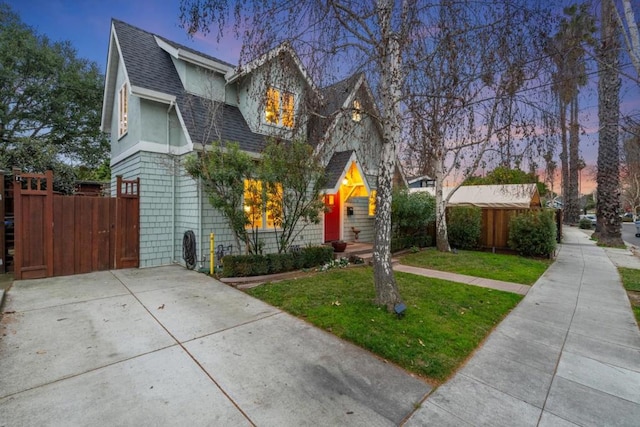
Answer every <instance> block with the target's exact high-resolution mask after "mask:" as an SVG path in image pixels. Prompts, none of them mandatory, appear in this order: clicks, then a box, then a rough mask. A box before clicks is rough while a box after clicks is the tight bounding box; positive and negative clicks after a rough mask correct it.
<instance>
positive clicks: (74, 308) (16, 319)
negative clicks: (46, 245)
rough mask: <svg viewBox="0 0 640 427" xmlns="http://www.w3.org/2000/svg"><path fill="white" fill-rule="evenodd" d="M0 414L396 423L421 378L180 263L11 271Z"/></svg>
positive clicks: (43, 419) (59, 421) (424, 389)
mask: <svg viewBox="0 0 640 427" xmlns="http://www.w3.org/2000/svg"><path fill="white" fill-rule="evenodd" d="M4 313H5V314H4V316H3V318H2V321H1V322H0V426H22V425H38V426H41V425H60V426H69V425H74V426H75V425H188V426H201V425H203V426H204V425H220V426H223V425H224V426H226V425H234V426H235V425H259V426H271V425H273V426H275V425H278V426H289V425H314V426H321V425H326V426H335V425H363V426H364V425H366V426H393V425H398V424H400V423H402V422H403V420H404V419H405V418H406V417H408V416H409V415H410V414H411V413H412V412H413V411H414V409H415V407H416V405H417V404H419V402H421V401H422V400H423V399H424V397H425V396H426V394H427V393H428V392H429V391H430V390H431V387H430V386H429V385H428V384H427V383H425V382H424V381H422V380H421V379H418V378H415V377H414V376H412V375H409V374H408V373H406V372H405V371H403V370H401V369H399V368H397V367H395V366H394V365H391V364H389V363H385V362H384V361H382V360H380V359H379V358H377V357H375V356H373V355H372V354H371V353H368V352H366V351H364V350H362V349H360V348H358V347H356V346H354V345H351V344H349V343H347V342H345V341H343V340H340V339H338V338H336V337H335V336H333V335H331V334H329V333H326V332H324V331H322V330H320V329H317V328H315V327H313V326H311V325H309V324H307V323H305V322H304V321H302V320H299V319H297V318H295V317H293V316H290V315H288V314H286V313H284V312H282V311H280V310H278V309H276V308H274V307H271V306H269V305H267V304H265V303H263V302H261V301H259V300H257V299H254V298H252V297H250V296H248V295H246V294H244V293H243V292H241V291H238V290H236V289H233V288H230V287H228V286H226V285H223V284H221V283H219V282H217V281H215V280H213V279H211V278H209V277H207V276H205V275H202V274H199V273H195V272H192V271H188V270H185V269H184V268H181V267H162V268H152V269H141V270H120V271H114V272H100V273H92V274H88V275H79V276H69V277H58V278H51V279H43V280H30V281H18V282H15V283H14V285H13V287H12V288H11V290H10V291H9V292H8V294H7V301H6V304H5V307H4Z"/></svg>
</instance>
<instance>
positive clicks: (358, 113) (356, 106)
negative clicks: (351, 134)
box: [351, 99, 362, 122]
mask: <svg viewBox="0 0 640 427" xmlns="http://www.w3.org/2000/svg"><path fill="white" fill-rule="evenodd" d="M351 119H353V121H354V122H359V121H360V120H362V105H360V101H358V100H357V99H354V100H353V111H352V112H351Z"/></svg>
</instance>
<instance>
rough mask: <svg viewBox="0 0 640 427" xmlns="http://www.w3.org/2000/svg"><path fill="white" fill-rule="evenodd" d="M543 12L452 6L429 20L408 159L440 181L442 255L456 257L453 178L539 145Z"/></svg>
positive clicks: (495, 5) (413, 77) (413, 67)
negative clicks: (450, 207) (450, 220)
mask: <svg viewBox="0 0 640 427" xmlns="http://www.w3.org/2000/svg"><path fill="white" fill-rule="evenodd" d="M425 13H426V12H425ZM541 13H542V12H541V11H539V10H535V9H534V7H533V6H532V5H531V4H530V2H528V3H527V2H520V1H518V2H514V1H512V0H509V1H501V0H494V1H490V2H472V1H451V0H445V1H441V2H437V4H436V5H434V6H433V13H432V14H431V15H430V16H429V17H428V18H427V19H426V21H428V22H429V24H430V25H429V28H430V29H432V30H431V31H426V34H428V36H425V37H418V38H417V41H416V42H415V43H416V44H417V45H418V46H417V47H416V48H415V49H414V51H415V54H413V55H411V56H410V58H411V59H410V61H411V62H410V64H409V66H408V67H407V68H408V73H409V78H408V79H407V86H408V89H407V91H408V94H407V97H408V101H407V103H408V114H407V115H408V116H409V120H410V121H411V125H410V126H408V129H410V131H409V132H410V137H409V138H408V140H409V142H408V143H407V148H408V149H407V151H406V153H407V154H406V156H405V157H407V158H409V159H411V160H412V161H413V163H415V169H417V173H418V174H428V175H430V176H432V177H433V178H434V179H435V181H436V185H435V195H436V209H437V210H436V246H437V248H438V250H440V251H449V250H450V246H449V238H448V230H447V221H446V212H447V210H446V204H447V202H448V200H447V199H449V198H450V197H452V196H453V194H454V193H455V191H456V190H457V188H455V189H453V191H450V192H449V193H448V195H447V196H445V195H444V193H443V191H442V189H443V187H444V183H445V182H446V180H447V178H448V177H451V178H453V180H454V181H456V182H461V181H463V180H464V179H465V178H466V177H468V176H470V175H471V174H473V173H475V172H476V171H477V170H478V168H479V167H480V165H481V164H483V163H484V162H485V160H486V157H488V156H490V155H492V154H493V155H495V154H494V153H498V155H499V156H500V158H499V162H500V164H505V165H508V164H511V162H514V161H515V160H516V158H517V157H520V156H522V155H523V153H524V151H525V149H526V147H529V146H531V145H533V144H536V143H539V140H540V138H538V137H537V135H536V123H537V122H538V121H539V118H540V117H539V116H540V114H539V109H538V108H531V105H532V104H534V102H533V101H532V100H533V99H534V98H535V99H536V101H541V100H539V99H537V97H538V94H540V91H534V90H533V86H534V84H533V82H534V81H535V82H536V83H535V85H539V83H540V78H541V76H542V78H544V70H543V68H542V66H543V65H544V60H543V57H544V55H541V52H542V45H543V41H544V38H542V37H541V34H544V33H545V32H546V31H547V30H546V28H545V26H546V24H545V22H546V21H548V20H545V19H542V15H541ZM536 104H538V103H536ZM516 148H518V149H520V148H522V153H518V152H517V151H518V150H517V149H516ZM454 175H455V177H453V176H454ZM460 178H462V179H460Z"/></svg>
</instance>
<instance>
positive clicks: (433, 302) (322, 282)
mask: <svg viewBox="0 0 640 427" xmlns="http://www.w3.org/2000/svg"><path fill="white" fill-rule="evenodd" d="M396 280H397V281H398V287H399V288H400V291H401V292H402V295H403V298H404V301H405V303H406V305H407V310H406V314H405V316H404V317H403V318H402V319H398V318H397V317H396V316H393V315H391V314H389V313H388V312H387V311H386V310H384V309H383V308H380V307H378V306H376V305H374V304H373V303H372V301H373V299H374V297H375V292H374V289H373V286H371V284H372V282H373V272H372V269H371V268H370V267H366V268H355V269H347V270H340V271H329V272H327V273H325V274H322V275H317V276H312V277H305V278H301V279H297V280H288V281H283V282H278V283H270V284H266V285H263V286H260V287H257V288H253V289H250V290H247V292H248V293H249V294H251V295H253V296H255V297H257V298H260V299H262V300H263V301H266V302H267V303H269V304H272V305H275V306H277V307H279V308H281V309H283V310H285V311H287V312H289V313H291V314H293V315H295V316H300V317H303V318H304V319H306V320H307V321H309V322H311V323H312V324H314V325H316V326H318V327H320V328H322V329H325V330H328V331H330V332H332V333H333V334H335V335H337V336H339V337H341V338H344V339H346V340H349V341H351V342H353V343H354V344H356V345H359V346H361V347H363V348H365V349H368V350H369V351H372V352H374V353H375V354H377V355H378V356H380V357H382V358H384V359H387V360H390V361H392V362H394V363H396V364H398V365H400V366H402V367H403V368H405V369H407V370H409V371H411V372H414V373H416V374H418V375H421V376H424V377H426V378H428V379H429V380H431V381H432V382H433V383H439V382H441V381H444V380H446V379H447V378H448V377H449V376H450V375H451V374H452V373H453V372H454V371H455V370H456V369H457V368H458V367H459V366H460V364H461V363H462V362H464V360H466V359H467V358H468V357H469V355H470V354H471V352H473V350H474V349H475V348H476V347H477V346H478V344H479V343H480V342H481V341H482V340H483V339H484V338H485V336H486V335H487V334H488V333H489V332H490V331H491V330H492V329H493V327H494V326H495V325H496V324H497V323H498V322H499V321H500V320H501V319H502V318H503V317H504V316H505V315H506V314H507V313H508V312H509V311H510V310H511V309H512V308H513V307H514V306H515V305H516V304H517V303H518V302H519V301H520V300H521V299H522V297H521V296H520V295H517V294H511V293H507V292H500V291H496V290H492V289H486V288H480V287H476V286H468V285H463V284H458V283H452V282H447V281H443V280H437V279H431V278H426V277H421V276H415V275H412V274H404V273H396Z"/></svg>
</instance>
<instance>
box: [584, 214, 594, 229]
mask: <svg viewBox="0 0 640 427" xmlns="http://www.w3.org/2000/svg"><path fill="white" fill-rule="evenodd" d="M585 218H586V219H588V220H589V221H591V225H592V226H593V227H595V226H596V223H597V222H598V221H597V220H596V216H595V214H586V215H580V219H585Z"/></svg>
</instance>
